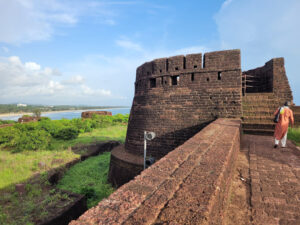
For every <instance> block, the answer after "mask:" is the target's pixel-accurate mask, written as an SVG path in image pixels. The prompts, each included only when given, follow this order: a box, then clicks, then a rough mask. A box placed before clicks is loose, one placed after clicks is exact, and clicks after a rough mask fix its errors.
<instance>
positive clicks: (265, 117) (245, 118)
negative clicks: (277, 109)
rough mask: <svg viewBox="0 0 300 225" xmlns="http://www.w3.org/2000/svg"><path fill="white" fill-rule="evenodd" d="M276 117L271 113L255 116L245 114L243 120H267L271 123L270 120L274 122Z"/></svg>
mask: <svg viewBox="0 0 300 225" xmlns="http://www.w3.org/2000/svg"><path fill="white" fill-rule="evenodd" d="M273 119H274V117H273V116H271V115H268V116H266V115H255V116H247V115H245V114H243V121H245V122H246V121H248V122H252V121H254V122H260V123H261V122H266V123H269V122H272V121H273Z"/></svg>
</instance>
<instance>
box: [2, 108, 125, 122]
mask: <svg viewBox="0 0 300 225" xmlns="http://www.w3.org/2000/svg"><path fill="white" fill-rule="evenodd" d="M85 111H108V112H111V113H112V115H116V114H129V113H130V108H114V109H91V110H76V111H67V112H51V113H43V112H42V115H41V116H44V117H48V118H50V119H51V120H60V119H63V118H64V119H74V118H81V113H82V112H85ZM25 114H26V113H25ZM20 117H21V116H20V115H19V116H5V117H0V119H1V120H15V121H17V120H18V119H19V118H20Z"/></svg>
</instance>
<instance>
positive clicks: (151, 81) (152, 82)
mask: <svg viewBox="0 0 300 225" xmlns="http://www.w3.org/2000/svg"><path fill="white" fill-rule="evenodd" d="M155 87H156V79H155V78H151V79H150V88H155Z"/></svg>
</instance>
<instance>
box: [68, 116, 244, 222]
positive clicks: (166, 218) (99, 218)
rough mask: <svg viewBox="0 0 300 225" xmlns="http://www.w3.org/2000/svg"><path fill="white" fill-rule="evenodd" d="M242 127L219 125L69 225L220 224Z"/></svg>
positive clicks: (220, 122)
mask: <svg viewBox="0 0 300 225" xmlns="http://www.w3.org/2000/svg"><path fill="white" fill-rule="evenodd" d="M240 124H241V123H240V121H239V120H233V119H217V120H216V121H214V122H213V123H211V124H209V125H208V126H207V127H205V128H204V129H202V130H201V131H200V132H199V133H197V134H196V135H195V136H193V137H192V138H190V139H189V140H188V141H186V142H185V143H184V144H183V145H181V146H179V147H177V148H176V149H175V150H174V151H171V152H170V153H168V154H167V155H166V156H165V157H164V158H162V159H161V160H159V161H158V162H156V163H155V164H154V165H152V166H151V167H150V168H148V169H146V170H144V171H143V172H142V173H141V174H140V175H139V176H137V177H135V179H134V180H132V181H130V182H129V183H126V184H125V185H123V186H122V187H120V188H119V189H118V190H117V191H116V192H114V193H113V194H111V195H110V197H109V198H108V199H104V200H102V201H101V202H100V203H99V204H98V205H97V206H95V207H93V208H91V209H90V210H88V211H87V212H86V213H85V214H83V215H82V216H81V217H79V219H78V220H77V221H72V222H71V223H70V224H71V225H80V224H128V225H129V224H130V225H131V224H221V223H222V219H223V210H224V208H225V207H224V205H225V202H226V200H227V196H228V188H229V186H230V185H229V183H230V181H231V177H232V171H233V167H234V161H235V160H236V157H237V153H238V152H239V149H240V133H241V128H240Z"/></svg>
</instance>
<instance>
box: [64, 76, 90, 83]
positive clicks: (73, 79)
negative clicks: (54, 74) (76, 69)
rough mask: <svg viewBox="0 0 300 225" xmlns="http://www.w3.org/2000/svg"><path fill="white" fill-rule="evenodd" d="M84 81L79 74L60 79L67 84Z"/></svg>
mask: <svg viewBox="0 0 300 225" xmlns="http://www.w3.org/2000/svg"><path fill="white" fill-rule="evenodd" d="M84 82H85V80H84V78H83V77H82V76H81V75H75V76H72V77H71V78H70V79H68V80H64V81H62V83H63V84H68V85H72V84H73V85H75V84H83V83H84Z"/></svg>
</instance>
